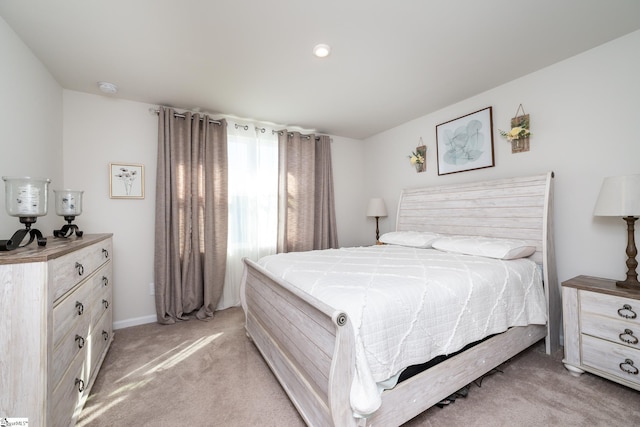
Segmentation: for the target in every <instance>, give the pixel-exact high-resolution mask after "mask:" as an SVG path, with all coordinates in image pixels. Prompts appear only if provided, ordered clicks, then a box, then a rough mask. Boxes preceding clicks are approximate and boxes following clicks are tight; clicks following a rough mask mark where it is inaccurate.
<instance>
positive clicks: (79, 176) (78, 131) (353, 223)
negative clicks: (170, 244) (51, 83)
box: [63, 90, 366, 328]
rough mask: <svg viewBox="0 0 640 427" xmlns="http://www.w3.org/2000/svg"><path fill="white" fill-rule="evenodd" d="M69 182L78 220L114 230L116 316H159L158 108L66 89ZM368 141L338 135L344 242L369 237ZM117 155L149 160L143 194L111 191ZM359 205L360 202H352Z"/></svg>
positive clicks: (124, 322)
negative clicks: (80, 194)
mask: <svg viewBox="0 0 640 427" xmlns="http://www.w3.org/2000/svg"><path fill="white" fill-rule="evenodd" d="M63 99H64V153H65V156H64V165H65V171H64V182H65V185H66V187H67V188H72V189H77V190H84V191H85V193H84V200H83V202H84V203H83V204H84V212H83V214H82V215H81V216H80V217H78V218H77V220H76V223H77V224H78V226H79V227H80V228H81V229H82V230H83V231H85V232H86V233H103V232H108V233H113V234H114V238H113V241H114V258H113V262H114V282H115V283H114V321H115V326H116V327H117V328H120V327H124V326H129V325H134V324H139V323H146V322H151V321H155V300H154V297H153V296H151V295H150V294H149V283H152V282H153V244H154V212H155V182H156V179H155V178H156V177H155V173H156V158H157V151H156V150H157V139H158V138H157V135H158V131H157V126H158V119H157V116H156V115H152V114H149V109H150V108H154V109H156V108H157V105H149V104H143V103H138V102H132V101H124V100H118V99H113V98H109V97H108V96H98V95H91V94H86V93H81V92H75V91H70V90H65V91H64V95H63ZM362 146H363V145H362V141H360V140H354V139H349V138H342V137H333V144H332V145H331V149H332V160H333V169H334V170H333V172H334V180H335V183H336V184H335V197H336V204H337V207H336V216H337V223H338V224H337V225H338V235H339V243H340V245H342V246H353V245H359V244H361V243H362V236H363V230H364V227H365V226H366V224H365V222H364V221H363V215H364V208H362V207H361V206H362V205H363V204H364V203H365V201H364V197H365V196H364V194H363V193H362V191H361V188H362V180H363V179H364V163H363V161H362V159H361V153H362V151H363V150H362ZM110 162H128V163H141V164H143V165H144V166H145V198H144V200H122V199H110V198H109V174H108V166H109V163H110ZM354 206H357V209H354V208H353V207H354Z"/></svg>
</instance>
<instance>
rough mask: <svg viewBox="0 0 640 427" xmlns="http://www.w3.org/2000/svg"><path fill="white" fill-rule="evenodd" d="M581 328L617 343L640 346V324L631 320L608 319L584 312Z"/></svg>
mask: <svg viewBox="0 0 640 427" xmlns="http://www.w3.org/2000/svg"><path fill="white" fill-rule="evenodd" d="M581 321H582V325H581V330H582V333H583V334H587V335H591V336H593V337H596V338H602V339H605V340H608V341H611V342H612V343H615V344H621V345H626V346H628V347H631V348H640V343H639V342H638V341H640V325H635V324H633V323H631V322H628V321H624V320H618V319H608V318H605V317H602V316H596V315H593V314H591V313H585V314H583V316H582V318H581Z"/></svg>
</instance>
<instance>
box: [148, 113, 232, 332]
mask: <svg viewBox="0 0 640 427" xmlns="http://www.w3.org/2000/svg"><path fill="white" fill-rule="evenodd" d="M226 128H227V124H226V121H225V120H220V121H219V122H218V123H213V122H211V121H210V118H209V117H208V116H206V115H204V116H200V115H199V114H192V113H185V114H184V117H176V114H175V111H174V110H173V109H171V108H160V111H159V120H158V164H157V177H156V219H155V220H156V222H155V236H156V240H155V255H154V257H155V258H154V272H155V279H154V280H155V294H156V312H157V316H158V322H159V323H165V324H168V323H174V322H175V321H176V320H186V319H189V318H191V317H197V318H199V319H206V318H209V317H212V316H213V312H214V310H215V308H216V306H217V305H218V302H219V300H220V297H221V294H222V289H223V284H224V275H225V265H226V257H227V200H228V196H227V191H228V190H227V129H226Z"/></svg>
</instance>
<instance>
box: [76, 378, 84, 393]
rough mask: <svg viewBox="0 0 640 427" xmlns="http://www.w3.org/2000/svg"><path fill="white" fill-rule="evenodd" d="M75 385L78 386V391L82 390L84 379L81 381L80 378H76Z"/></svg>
mask: <svg viewBox="0 0 640 427" xmlns="http://www.w3.org/2000/svg"><path fill="white" fill-rule="evenodd" d="M75 385H76V386H77V387H78V392H79V393H82V392H83V391H84V381H82V380H81V379H80V378H76V383H75Z"/></svg>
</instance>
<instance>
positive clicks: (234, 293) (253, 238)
mask: <svg viewBox="0 0 640 427" xmlns="http://www.w3.org/2000/svg"><path fill="white" fill-rule="evenodd" d="M227 133H228V158H229V165H230V167H229V238H228V243H227V273H226V277H225V283H224V291H223V294H222V299H221V300H220V303H219V304H218V307H217V308H218V309H224V308H228V307H233V306H236V305H240V282H241V279H242V273H243V271H244V263H243V262H242V258H245V257H247V258H249V259H252V260H254V261H257V260H258V259H259V258H261V257H263V256H265V255H271V254H274V253H276V240H277V232H278V216H277V213H278V137H277V135H275V134H274V133H273V132H272V131H271V130H269V129H264V128H256V127H255V126H248V125H239V124H234V125H233V126H232V125H231V123H229V127H228V130H227Z"/></svg>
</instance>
